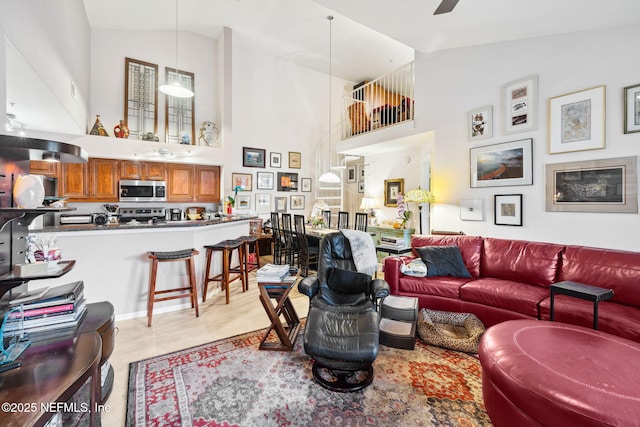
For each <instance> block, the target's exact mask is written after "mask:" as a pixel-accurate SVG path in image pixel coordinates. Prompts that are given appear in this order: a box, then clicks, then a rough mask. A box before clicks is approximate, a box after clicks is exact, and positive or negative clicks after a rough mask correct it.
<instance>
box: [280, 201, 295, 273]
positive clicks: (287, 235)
mask: <svg viewBox="0 0 640 427" xmlns="http://www.w3.org/2000/svg"><path fill="white" fill-rule="evenodd" d="M282 233H283V236H284V263H285V264H289V265H290V266H293V265H294V264H296V262H297V259H298V239H297V237H296V235H295V233H294V231H293V227H292V224H291V214H290V213H283V214H282Z"/></svg>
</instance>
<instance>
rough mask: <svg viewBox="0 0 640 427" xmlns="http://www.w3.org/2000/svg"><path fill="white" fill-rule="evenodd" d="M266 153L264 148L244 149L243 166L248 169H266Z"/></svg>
mask: <svg viewBox="0 0 640 427" xmlns="http://www.w3.org/2000/svg"><path fill="white" fill-rule="evenodd" d="M265 156H266V151H265V150H263V149H262V148H249V147H242V166H244V167H246V168H263V167H265Z"/></svg>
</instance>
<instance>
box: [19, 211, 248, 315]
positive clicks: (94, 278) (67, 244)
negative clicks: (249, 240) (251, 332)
mask: <svg viewBox="0 0 640 427" xmlns="http://www.w3.org/2000/svg"><path fill="white" fill-rule="evenodd" d="M252 218H255V217H254V216H249V215H246V216H245V215H242V216H241V215H232V216H225V217H222V218H215V219H212V220H196V221H167V222H158V223H151V224H148V223H138V224H131V223H128V224H113V225H103V226H97V225H95V224H73V225H71V224H67V225H58V226H53V227H45V228H43V229H40V230H30V232H31V233H33V234H35V235H37V236H38V238H39V239H41V240H45V239H52V238H53V239H55V246H56V247H57V248H59V249H60V250H61V252H62V259H63V260H75V261H76V263H75V266H74V268H73V269H72V270H71V271H69V272H68V273H67V274H66V275H65V276H64V277H60V278H56V279H44V280H38V281H34V282H31V283H30V284H29V288H30V289H32V288H33V289H35V288H39V287H43V286H57V285H62V284H65V283H69V282H72V281H76V280H83V281H84V285H85V288H84V292H85V297H86V298H87V302H88V303H91V302H98V301H109V302H111V303H112V304H113V306H114V312H115V316H116V319H117V320H122V319H128V318H133V317H144V316H146V314H147V308H146V306H147V295H148V289H149V274H150V269H151V260H150V259H149V257H148V256H147V252H148V251H175V250H181V249H189V248H195V249H197V250H198V251H200V254H199V255H197V256H196V257H195V264H196V278H197V282H198V299H200V300H201V301H202V281H203V278H204V270H205V260H206V251H205V250H204V246H205V245H212V244H215V243H218V242H220V241H222V240H227V239H236V238H238V237H240V236H244V235H248V234H249V220H250V219H252ZM236 262H237V261H236V260H234V261H233V263H234V264H235V263H236ZM221 264H222V261H221V259H220V257H219V256H215V257H214V259H213V262H212V271H211V274H212V275H213V274H218V273H219V272H220V266H221ZM187 282H188V278H187V272H186V269H185V268H184V263H182V262H169V263H162V265H161V266H160V268H159V269H158V278H157V285H156V286H157V289H169V288H175V287H176V284H181V283H187ZM214 288H215V287H214ZM214 292H215V290H214V289H210V291H209V293H210V295H211V294H213V293H214ZM209 301H214V300H213V299H207V304H209ZM190 307H191V305H190V303H189V301H188V299H187V298H185V299H178V300H170V301H162V302H159V303H156V304H155V306H154V313H156V312H157V313H161V312H167V311H172V310H176V309H180V308H190ZM206 309H207V308H206V305H205V306H204V307H203V308H201V312H202V311H203V310H206ZM212 309H213V308H212Z"/></svg>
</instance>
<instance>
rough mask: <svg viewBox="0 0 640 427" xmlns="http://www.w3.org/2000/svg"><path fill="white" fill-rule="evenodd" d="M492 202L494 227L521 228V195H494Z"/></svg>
mask: <svg viewBox="0 0 640 427" xmlns="http://www.w3.org/2000/svg"><path fill="white" fill-rule="evenodd" d="M493 202H494V208H495V209H494V223H495V224H496V225H515V226H522V194H496V195H495V196H493Z"/></svg>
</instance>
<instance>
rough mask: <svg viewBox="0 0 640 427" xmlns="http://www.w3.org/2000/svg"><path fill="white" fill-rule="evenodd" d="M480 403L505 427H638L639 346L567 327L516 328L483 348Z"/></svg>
mask: <svg viewBox="0 0 640 427" xmlns="http://www.w3.org/2000/svg"><path fill="white" fill-rule="evenodd" d="M479 356H480V363H481V365H482V397H483V399H484V404H485V407H486V410H487V413H488V414H489V417H490V418H491V421H492V422H493V424H494V425H495V426H496V427H500V426H518V427H524V426H541V425H542V426H563V427H570V426H576V427H585V426H603V425H607V426H609V425H610V426H640V344H638V343H636V342H634V341H630V340H627V339H624V338H620V337H616V336H614V335H609V334H607V333H604V332H601V331H596V330H593V329H587V328H584V327H581V326H573V325H569V324H564V323H554V322H546V321H541V320H510V321H507V322H503V323H500V324H498V325H495V326H492V327H491V328H489V329H487V331H486V332H485V333H484V335H483V337H482V339H481V340H480V347H479Z"/></svg>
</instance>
